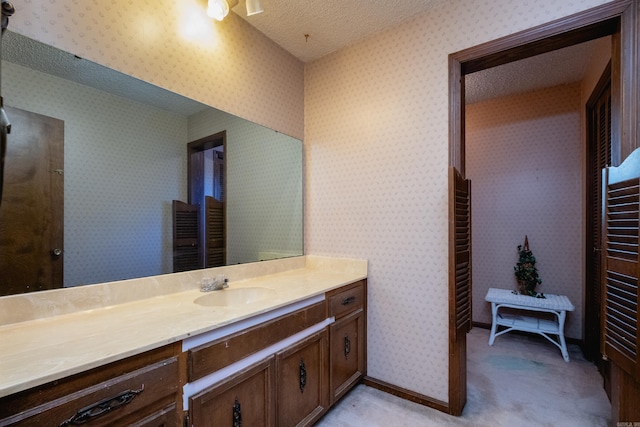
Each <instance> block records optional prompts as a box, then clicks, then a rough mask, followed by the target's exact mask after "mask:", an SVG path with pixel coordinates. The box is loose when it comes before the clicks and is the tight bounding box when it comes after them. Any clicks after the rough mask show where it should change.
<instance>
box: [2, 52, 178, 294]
mask: <svg viewBox="0 0 640 427" xmlns="http://www.w3.org/2000/svg"><path fill="white" fill-rule="evenodd" d="M2 77H3V79H2V86H3V88H2V89H3V96H4V102H5V104H7V105H11V106H16V107H19V108H23V109H25V110H29V111H33V112H37V113H40V114H45V115H48V116H51V117H56V118H59V119H62V120H64V122H65V129H64V133H65V150H64V151H65V153H64V163H65V178H64V179H65V196H64V230H65V236H64V240H65V253H64V286H75V285H78V284H85V283H98V282H106V281H112V280H118V279H122V278H131V277H141V276H150V275H157V274H163V273H169V272H171V268H172V265H171V263H172V260H171V247H172V242H171V233H172V230H171V200H172V199H183V200H186V179H184V178H183V177H185V176H186V149H185V144H186V138H187V119H186V117H182V116H179V115H176V114H172V113H169V112H166V111H163V110H160V109H157V108H154V107H149V106H146V105H143V104H140V103H136V102H133V101H129V100H126V99H124V98H120V97H117V96H114V95H110V94H107V93H105V92H101V91H98V90H96V89H92V88H89V87H87V86H84V85H80V84H77V83H73V82H69V81H66V80H64V79H60V78H57V77H52V76H50V75H47V74H43V73H40V72H37V71H33V70H31V69H28V68H25V67H22V66H19V65H15V64H12V63H9V62H6V61H3V64H2ZM96 117H101V118H102V119H103V120H96V119H95V118H96ZM161 201H166V202H161ZM167 249H168V250H167Z"/></svg>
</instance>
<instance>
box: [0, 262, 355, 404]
mask: <svg viewBox="0 0 640 427" xmlns="http://www.w3.org/2000/svg"><path fill="white" fill-rule="evenodd" d="M300 258H304V262H303V264H302V268H295V269H291V270H285V271H279V272H276V273H273V274H266V275H261V276H257V277H248V278H242V279H239V280H233V277H230V282H229V289H236V288H246V287H263V288H268V289H272V290H273V291H272V292H269V296H268V298H265V299H262V300H259V301H256V302H252V303H249V304H240V305H233V306H217V307H215V306H214V307H205V306H202V305H198V304H195V303H194V300H195V299H197V298H198V297H201V296H203V295H206V294H205V293H202V292H200V289H199V281H196V282H195V283H193V284H192V288H191V289H188V290H184V286H181V287H179V290H178V291H176V292H173V293H171V292H168V291H166V289H164V290H163V291H162V292H158V294H157V295H155V296H148V295H147V297H145V298H141V299H135V300H133V301H127V302H118V301H116V303H114V304H109V303H111V302H113V301H107V303H106V304H103V305H102V306H91V307H92V308H88V309H82V310H77V311H71V312H67V313H63V314H57V315H49V316H45V317H38V316H34V317H36V318H33V319H31V320H26V321H20V322H17V323H8V324H4V325H1V326H0V343H1V346H0V397H3V396H7V395H10V394H13V393H16V392H19V391H22V390H26V389H28V388H31V387H34V386H37V385H41V384H44V383H47V382H50V381H53V380H56V379H60V378H64V377H66V376H69V375H73V374H76V373H80V372H83V371H86V370H88V369H91V368H95V367H98V366H101V365H104V364H107V363H111V362H114V361H117V360H120V359H123V358H126V357H129V356H133V355H136V354H139V353H142V352H144V351H147V350H151V349H154V348H158V347H161V346H163V345H166V344H170V343H173V342H176V341H181V340H183V339H185V338H187V337H190V336H194V335H198V334H201V333H204V332H208V331H212V330H214V329H217V328H220V327H222V326H225V325H229V324H231V323H235V322H238V321H241V320H244V319H248V318H250V317H253V316H256V315H259V314H262V313H266V312H268V311H271V310H274V309H277V308H280V307H285V306H288V305H290V304H294V303H296V302H299V301H303V300H305V299H307V298H310V297H313V296H317V295H320V294H323V293H325V292H327V291H329V290H331V289H335V288H337V287H340V286H343V285H346V284H349V283H353V282H355V281H357V280H361V279H364V278H366V275H367V267H366V261H363V260H341V259H337V258H324V257H300ZM269 263H277V261H269ZM238 267H240V266H238ZM249 268H250V266H249ZM223 269H224V268H223ZM217 271H218V269H209V270H202V271H199V272H196V273H193V274H196V275H197V274H199V275H202V276H203V277H204V275H212V274H215V273H216V272H217ZM226 271H230V270H226ZM168 276H171V275H167V276H163V277H165V278H166V277H168ZM230 276H232V274H231V275H230ZM240 276H241V275H238V277H240ZM228 277H229V276H228ZM138 280H145V279H138ZM147 280H152V279H147ZM169 282H170V280H169ZM99 286H103V285H99ZM104 286H109V285H108V284H105V285H104ZM213 292H225V290H223V291H213ZM64 296H65V295H64V290H63V291H62V292H57V294H56V298H64ZM6 298H13V297H2V298H0V303H3V302H4V303H5V305H7V304H8V302H9V301H8V300H6V301H2V300H3V299H6ZM15 302H16V304H17V305H18V306H21V305H22V306H24V305H25V303H24V302H22V304H21V303H19V302H20V300H19V299H15ZM1 305H2V304H0V307H1ZM94 305H95V304H94Z"/></svg>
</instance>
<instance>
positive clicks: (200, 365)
mask: <svg viewBox="0 0 640 427" xmlns="http://www.w3.org/2000/svg"><path fill="white" fill-rule="evenodd" d="M326 310H327V308H326V302H325V301H322V302H319V303H316V304H313V305H310V306H309V307H305V308H302V309H300V310H297V311H294V312H293V313H290V314H285V315H284V316H281V317H278V318H276V319H273V320H271V321H269V322H266V323H262V324H260V325H258V326H255V327H253V328H249V329H246V330H244V331H240V332H238V333H237V334H233V335H230V336H227V337H224V338H222V339H220V340H217V341H213V342H211V343H207V344H205V345H202V346H200V347H196V348H193V349H191V350H189V361H188V363H189V374H188V381H190V382H191V381H195V380H197V379H199V378H202V377H204V376H206V375H208V374H210V373H212V372H215V371H217V370H220V369H222V368H224V367H225V366H228V365H230V364H232V363H234V362H237V361H239V360H241V359H244V358H245V357H247V356H250V355H252V354H253V353H256V352H258V351H260V350H262V349H263V348H267V347H268V346H270V345H272V344H275V343H277V342H279V341H282V340H283V339H285V338H287V337H290V336H291V335H294V334H296V333H298V332H300V331H303V330H305V329H307V328H309V327H311V326H313V325H315V324H317V323H320V322H322V321H323V320H325V318H326Z"/></svg>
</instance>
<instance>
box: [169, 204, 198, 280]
mask: <svg viewBox="0 0 640 427" xmlns="http://www.w3.org/2000/svg"><path fill="white" fill-rule="evenodd" d="M172 209H173V271H174V272H178V271H187V270H193V269H196V268H201V266H202V265H201V263H200V261H199V256H198V254H199V251H200V244H199V239H198V232H199V226H198V212H199V210H200V206H199V205H190V204H188V203H184V202H180V201H178V200H174V201H173V203H172Z"/></svg>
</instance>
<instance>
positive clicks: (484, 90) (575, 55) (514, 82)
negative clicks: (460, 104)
mask: <svg viewBox="0 0 640 427" xmlns="http://www.w3.org/2000/svg"><path fill="white" fill-rule="evenodd" d="M595 43H596V41H595V40H593V41H590V42H586V43H581V44H578V45H575V46H570V47H566V48H564V49H558V50H554V51H552V52H548V53H545V54H542V55H537V56H532V57H530V58H526V59H522V60H520V61H515V62H510V63H508V64H504V65H501V66H498V67H494V68H489V69H487V70H483V71H478V72H476V73H473V74H468V75H466V76H465V98H466V99H465V101H466V103H467V104H473V103H475V102H480V101H486V100H487V99H491V98H498V97H501V96H507V95H513V94H516V93H524V92H529V91H532V90H537V89H542V88H546V87H553V86H558V85H562V84H568V83H574V82H578V81H580V80H582V78H583V77H584V74H585V71H586V69H587V65H588V63H589V59H590V58H591V55H592V53H593V50H594V48H595Z"/></svg>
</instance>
